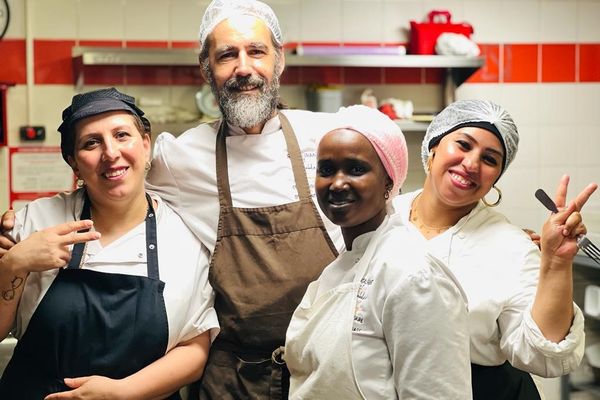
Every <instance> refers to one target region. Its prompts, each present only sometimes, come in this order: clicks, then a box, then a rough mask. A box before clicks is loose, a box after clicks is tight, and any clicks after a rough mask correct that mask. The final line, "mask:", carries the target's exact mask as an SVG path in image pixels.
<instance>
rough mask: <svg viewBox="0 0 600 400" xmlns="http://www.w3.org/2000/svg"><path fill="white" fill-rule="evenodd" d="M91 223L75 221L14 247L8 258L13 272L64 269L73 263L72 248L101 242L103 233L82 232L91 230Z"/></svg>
mask: <svg viewBox="0 0 600 400" xmlns="http://www.w3.org/2000/svg"><path fill="white" fill-rule="evenodd" d="M92 225H93V222H92V221H91V220H82V221H72V222H66V223H64V224H60V225H57V226H54V227H52V228H48V229H44V230H42V231H38V232H35V233H33V234H31V235H30V236H29V237H28V238H27V239H25V240H23V241H21V242H19V243H17V244H16V245H14V246H13V247H12V248H11V249H10V251H8V253H6V255H5V257H8V259H6V260H5V261H6V263H7V265H10V266H11V268H12V269H13V271H16V272H17V271H18V272H26V273H29V272H40V271H46V270H49V269H54V268H60V267H64V266H65V265H66V264H67V263H68V262H69V260H70V259H71V251H70V249H69V245H72V244H75V243H81V242H88V241H90V240H96V239H99V238H100V233H99V232H93V231H89V232H84V233H79V232H78V231H80V230H83V229H88V228H91V227H92Z"/></svg>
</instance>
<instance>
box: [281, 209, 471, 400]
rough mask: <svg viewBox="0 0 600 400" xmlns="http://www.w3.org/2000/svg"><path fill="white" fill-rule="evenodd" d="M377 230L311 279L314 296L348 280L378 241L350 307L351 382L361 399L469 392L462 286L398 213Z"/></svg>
mask: <svg viewBox="0 0 600 400" xmlns="http://www.w3.org/2000/svg"><path fill="white" fill-rule="evenodd" d="M392 218H393V217H392ZM384 223H387V221H386V222H384ZM380 229H381V228H380ZM383 232H384V234H383V235H381V234H377V235H376V236H374V233H375V232H368V233H365V234H363V235H361V236H359V237H357V238H356V239H354V241H353V242H352V250H346V251H344V252H342V253H341V254H340V255H339V256H338V257H337V258H336V259H335V260H334V261H333V262H332V263H331V264H329V265H328V266H327V267H326V268H325V270H324V271H323V273H322V274H321V276H320V277H319V279H318V280H317V284H318V289H317V294H316V296H315V299H318V298H319V296H320V295H322V294H324V293H326V292H328V291H330V290H331V289H333V288H335V287H337V286H339V285H342V284H344V283H348V282H352V281H354V278H355V268H354V266H355V265H356V264H357V263H358V262H359V260H360V259H361V258H362V256H363V254H364V253H365V250H366V248H367V246H368V245H369V243H370V242H371V240H377V241H378V243H377V244H376V246H377V247H376V248H375V251H374V253H373V256H372V258H371V260H370V261H369V267H368V272H367V273H366V275H365V276H364V277H363V278H362V279H361V286H360V289H359V292H358V296H357V304H356V309H355V312H354V324H353V327H352V366H353V369H354V373H355V376H356V381H357V383H358V386H359V387H360V389H361V391H362V393H363V394H364V397H365V398H367V399H396V398H400V399H447V400H450V399H456V400H465V399H470V398H471V363H470V360H469V332H468V322H467V320H468V311H467V299H466V296H465V295H464V292H463V291H462V289H461V288H460V285H459V284H458V282H457V280H456V278H455V277H454V276H453V274H452V273H451V272H450V271H449V270H448V269H447V268H446V267H445V266H444V265H443V264H442V263H441V262H437V263H436V262H434V261H432V260H431V259H429V258H427V257H426V251H425V249H424V246H422V243H420V241H419V240H415V238H414V237H413V235H412V234H411V233H410V232H409V231H408V229H407V228H406V227H405V226H402V222H400V221H399V220H398V219H396V220H395V221H389V223H387V226H386V227H385V230H384V231H383ZM373 238H374V239H373ZM399 252H400V253H401V256H399ZM292 326H294V319H293V317H292V322H291V323H290V329H291V328H292ZM288 334H289V333H288ZM305 351H308V350H305ZM315 357H316V358H317V359H318V356H315ZM316 373H319V371H318V370H317V371H316ZM351 373H352V371H349V374H351ZM333 384H335V383H333Z"/></svg>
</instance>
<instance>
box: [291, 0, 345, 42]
mask: <svg viewBox="0 0 600 400" xmlns="http://www.w3.org/2000/svg"><path fill="white" fill-rule="evenodd" d="M324 4H326V5H327V7H324ZM300 12H301V16H302V19H301V25H300V39H301V40H302V41H307V42H315V41H317V42H318V41H321V42H322V41H327V42H341V41H342V18H341V15H342V3H341V1H340V0H327V2H326V3H324V2H323V1H322V0H302V2H301V10H300Z"/></svg>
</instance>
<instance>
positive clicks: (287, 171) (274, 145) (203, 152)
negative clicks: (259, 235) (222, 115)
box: [147, 110, 344, 253]
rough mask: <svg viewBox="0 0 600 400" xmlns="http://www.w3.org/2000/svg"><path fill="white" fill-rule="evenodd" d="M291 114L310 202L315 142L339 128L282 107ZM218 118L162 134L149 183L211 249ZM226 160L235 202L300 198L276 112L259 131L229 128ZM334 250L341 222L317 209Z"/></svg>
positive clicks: (323, 117) (327, 118)
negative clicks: (248, 131)
mask: <svg viewBox="0 0 600 400" xmlns="http://www.w3.org/2000/svg"><path fill="white" fill-rule="evenodd" d="M281 112H283V113H284V114H285V116H286V117H287V118H288V119H289V121H290V124H291V126H292V128H293V129H294V133H295V134H296V138H297V140H298V144H299V147H300V151H301V153H302V158H303V160H304V166H305V169H306V175H307V178H308V184H309V187H310V191H311V194H312V198H313V201H315V204H317V203H316V199H315V195H314V182H315V173H316V155H317V145H318V144H319V140H320V139H321V137H322V136H323V135H324V134H325V133H327V132H329V131H330V130H332V129H334V128H337V126H336V125H337V124H336V122H335V119H333V118H332V117H331V114H327V113H314V112H310V111H301V110H284V111H281ZM219 126H220V121H216V122H213V123H211V124H202V125H199V126H197V127H195V128H192V129H190V130H188V131H186V132H184V133H183V134H182V135H181V136H179V137H178V138H175V137H174V136H172V135H171V134H169V133H166V132H165V133H162V134H161V135H160V136H159V137H158V138H157V139H156V143H155V147H154V157H153V160H152V169H151V170H150V173H149V174H148V176H147V188H148V190H150V191H153V192H155V193H158V194H159V195H160V197H162V198H163V199H164V200H165V201H166V202H167V203H169V205H171V207H173V208H174V209H175V210H176V211H177V212H178V213H179V214H180V215H181V216H182V218H183V220H184V221H185V223H186V224H187V225H188V227H189V228H190V229H191V230H192V231H193V232H194V233H195V234H196V235H197V236H198V238H200V240H201V241H202V243H203V244H204V245H205V246H206V247H207V248H208V249H209V251H210V252H211V253H212V251H213V249H214V247H215V243H216V239H217V224H218V219H219V197H218V191H217V178H216V164H215V163H216V161H215V144H216V134H217V131H218V129H219ZM226 142H227V159H228V164H227V165H228V170H229V184H230V188H231V197H232V201H233V206H234V207H252V208H253V207H270V206H274V205H280V204H285V203H290V202H294V201H297V200H298V191H297V189H296V184H295V180H294V175H293V172H292V167H291V163H290V160H289V157H288V153H287V148H286V144H285V139H284V136H283V131H282V130H281V123H280V122H279V118H278V117H274V118H272V119H270V120H269V121H267V123H266V124H265V126H264V128H263V130H262V133H261V134H259V135H247V134H246V133H245V132H244V131H243V130H242V129H240V128H238V127H231V126H230V127H229V136H228V137H227V139H226ZM316 207H317V209H318V210H319V212H320V213H321V219H323V223H324V224H325V227H326V229H327V232H328V233H329V235H330V237H331V239H332V240H333V242H334V244H335V245H336V247H337V248H338V250H341V249H343V247H344V244H343V239H342V236H341V231H340V229H339V227H337V226H336V225H334V224H332V223H331V222H330V221H329V220H328V219H327V218H326V217H325V216H324V215H323V214H322V212H321V211H320V209H319V206H318V205H316Z"/></svg>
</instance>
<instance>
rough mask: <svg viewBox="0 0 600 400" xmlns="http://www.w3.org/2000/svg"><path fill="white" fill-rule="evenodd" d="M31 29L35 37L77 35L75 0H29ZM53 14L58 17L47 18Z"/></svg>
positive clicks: (63, 37) (60, 37)
mask: <svg viewBox="0 0 600 400" xmlns="http://www.w3.org/2000/svg"><path fill="white" fill-rule="evenodd" d="M29 4H30V6H31V16H32V19H33V24H32V29H33V35H34V37H36V38H42V39H65V38H75V37H77V1H76V0H55V1H44V0H29ZM49 15H54V16H56V17H58V16H60V18H48V16H49Z"/></svg>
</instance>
